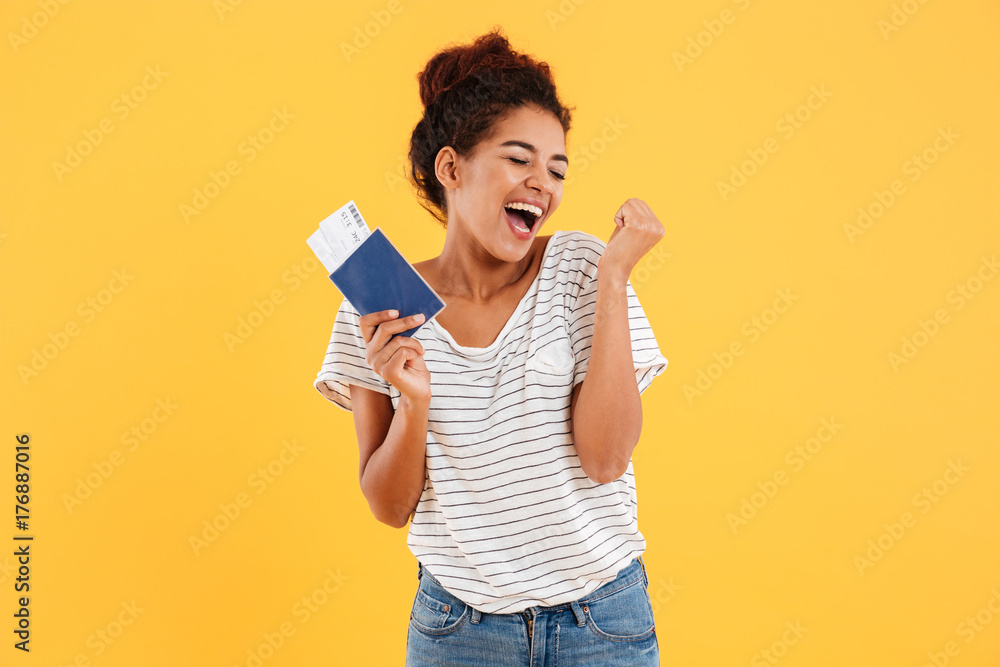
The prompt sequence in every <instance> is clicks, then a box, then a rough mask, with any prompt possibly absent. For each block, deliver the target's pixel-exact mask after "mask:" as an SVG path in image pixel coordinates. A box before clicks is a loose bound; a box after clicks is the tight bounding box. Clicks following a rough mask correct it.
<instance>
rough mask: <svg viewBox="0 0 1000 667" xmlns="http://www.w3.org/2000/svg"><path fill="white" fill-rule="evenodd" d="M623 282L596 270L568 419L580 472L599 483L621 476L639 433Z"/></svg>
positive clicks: (638, 406)
mask: <svg viewBox="0 0 1000 667" xmlns="http://www.w3.org/2000/svg"><path fill="white" fill-rule="evenodd" d="M627 280H628V277H627V276H625V277H622V276H620V275H619V274H616V273H611V272H608V273H606V274H603V275H602V274H601V273H600V271H598V278H597V305H596V310H595V315H594V335H593V339H592V341H591V348H590V362H589V363H588V366H587V375H586V377H584V379H583V388H582V389H580V395H579V396H578V398H577V401H576V405H575V407H574V413H573V416H572V424H573V442H574V444H575V445H576V449H577V454H578V456H579V457H580V461H581V463H582V464H583V469H584V471H585V472H586V473H587V476H588V477H590V478H591V479H593V480H595V481H598V482H602V483H604V482H610V481H613V480H615V479H618V478H619V477H621V476H622V475H623V474H625V471H626V470H627V469H628V462H629V460H630V459H631V457H632V450H633V449H635V445H636V444H637V443H638V442H639V434H640V432H641V431H642V403H641V401H640V399H639V387H638V385H637V384H636V380H635V367H634V365H633V362H632V339H631V335H630V332H629V323H628V293H627V292H626V281H627Z"/></svg>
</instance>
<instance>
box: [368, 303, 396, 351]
mask: <svg viewBox="0 0 1000 667" xmlns="http://www.w3.org/2000/svg"><path fill="white" fill-rule="evenodd" d="M394 313H395V314H394ZM398 316H399V315H398V311H394V310H377V311H375V312H374V313H368V314H367V315H362V316H361V317H360V318H359V319H358V326H360V327H361V336H362V337H363V338H364V339H365V342H366V343H367V342H368V341H370V340H371V339H372V336H374V335H375V329H377V328H378V326H379V325H380V324H381V323H382V322H386V321H389V320H392V319H395V318H396V317H398Z"/></svg>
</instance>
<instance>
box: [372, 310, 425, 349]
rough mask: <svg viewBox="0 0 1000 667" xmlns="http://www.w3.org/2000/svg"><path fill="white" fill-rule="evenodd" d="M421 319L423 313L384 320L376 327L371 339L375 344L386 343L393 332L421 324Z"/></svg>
mask: <svg viewBox="0 0 1000 667" xmlns="http://www.w3.org/2000/svg"><path fill="white" fill-rule="evenodd" d="M423 321H424V320H423V313H416V314H414V315H410V316H409V317H397V318H394V319H391V320H388V321H384V322H382V323H381V324H379V325H378V327H376V329H375V333H374V334H373V335H372V340H373V342H374V343H375V344H376V345H377V346H382V345H387V344H388V343H389V340H390V339H392V337H393V335H394V334H397V333H400V332H401V331H409V330H410V329H412V328H413V327H415V326H417V325H419V324H422V323H423Z"/></svg>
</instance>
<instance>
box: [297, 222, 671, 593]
mask: <svg viewBox="0 0 1000 667" xmlns="http://www.w3.org/2000/svg"><path fill="white" fill-rule="evenodd" d="M605 245H606V244H605V243H604V242H603V241H601V240H600V239H599V238H597V237H596V236H593V235H591V234H587V233H585V232H581V231H562V230H559V231H556V232H555V233H554V234H553V235H552V238H550V239H549V240H548V246H547V248H546V250H545V256H544V259H543V261H542V265H541V268H540V270H539V272H538V275H537V276H536V277H535V280H534V282H533V283H532V285H531V287H530V288H529V289H528V291H527V293H526V294H525V295H524V297H523V298H522V299H521V301H520V303H518V305H517V307H516V308H515V310H514V313H513V314H512V315H511V317H510V319H509V320H508V321H507V323H506V325H505V326H504V327H503V329H502V330H501V332H500V334H499V336H497V338H496V340H495V341H494V342H493V343H492V344H491V345H489V346H488V347H483V348H475V347H466V346H462V345H459V344H457V343H456V342H455V340H454V339H453V338H452V337H451V335H450V334H449V333H448V332H447V331H446V330H445V329H444V328H443V327H441V326H440V325H439V324H438V323H437V321H436V320H434V319H431V320H430V321H429V322H427V323H426V324H425V325H423V326H421V328H420V329H419V330H418V331H417V332H416V333H415V334H414V336H413V337H414V338H415V339H416V340H419V341H420V344H421V345H423V347H424V362H425V363H426V364H427V368H428V370H429V371H430V374H431V394H432V398H431V402H430V408H429V413H428V429H427V450H426V451H427V454H426V458H425V465H426V469H427V477H426V481H425V482H424V490H423V493H422V494H421V496H420V500H419V502H418V504H417V507H416V512H415V514H414V515H413V519H412V521H411V522H410V529H409V534H408V536H407V546H409V548H410V551H411V552H413V555H414V556H416V558H417V560H418V561H419V562H420V563H421V564H423V566H424V567H425V568H427V570H428V571H429V572H430V573H431V574H432V575H434V577H435V578H436V579H437V580H438V581H440V582H441V584H442V585H443V586H444V587H445V588H446V589H447V590H448V591H450V592H451V593H452V594H453V595H455V597H457V598H459V599H461V600H463V601H464V602H466V603H467V604H469V605H471V606H472V607H475V608H477V609H479V610H480V611H481V612H485V613H513V612H519V611H523V610H525V609H527V608H528V607H531V606H552V605H557V604H563V603H565V602H570V601H572V600H576V599H578V598H580V597H582V596H584V595H587V594H588V593H590V592H591V591H593V590H595V589H596V588H598V587H599V586H601V584H604V583H606V582H608V581H611V580H613V579H614V578H615V577H616V576H617V574H618V572H619V570H621V569H622V568H623V567H625V566H626V565H628V563H629V562H630V561H631V560H632V559H633V558H635V557H636V556H639V555H641V554H642V553H643V551H644V550H645V548H646V541H645V538H644V537H643V535H642V533H641V532H639V528H638V515H637V510H636V488H635V475H634V473H633V471H632V463H631V461H630V462H629V465H628V469H627V470H626V472H625V474H624V475H622V476H621V477H619V478H618V479H617V480H615V481H613V482H609V483H607V484H598V483H596V482H594V481H592V480H590V479H589V478H588V477H587V475H586V473H584V471H583V468H582V467H581V465H580V459H579V457H578V456H577V453H576V450H575V448H574V446H573V437H572V430H571V423H570V400H571V396H572V392H573V387H574V385H576V384H577V383H579V382H581V381H583V379H584V376H585V375H586V373H587V364H588V361H589V359H590V343H591V339H592V338H593V329H594V310H595V305H596V300H597V280H596V278H597V262H598V260H599V259H600V257H601V254H602V252H603V251H604V248H605ZM626 291H627V294H628V321H629V326H630V329H631V338H632V359H633V361H634V365H635V377H636V382H637V383H638V388H639V392H640V393H642V392H643V391H645V390H646V388H647V387H649V385H650V383H651V382H652V381H653V378H655V377H656V376H657V375H659V374H660V373H662V372H663V371H664V369H665V368H666V366H667V360H666V359H665V358H664V357H663V355H662V354H661V353H660V349H659V346H658V345H657V342H656V338H655V336H654V335H653V331H652V329H651V328H650V326H649V322H648V320H647V319H646V314H645V312H644V311H643V309H642V306H640V305H639V299H638V297H637V296H636V294H635V291H634V289H633V288H632V283H631V282H628V283H627V284H626ZM358 317H359V315H358V312H357V311H356V310H355V309H354V307H353V306H351V304H350V303H349V302H348V301H347V300H346V299H345V300H344V301H343V302H342V303H341V305H340V309H339V311H338V312H337V317H336V320H335V322H334V326H333V333H332V335H331V336H330V344H329V347H328V348H327V352H326V358H325V359H324V361H323V365H322V368H321V370H320V372H319V374H318V376H317V377H316V380H315V383H314V384H315V386H316V388H317V389H318V390H319V392H320V393H321V394H322V395H323V396H324V397H326V398H328V399H329V400H331V401H332V402H333V403H335V404H336V405H338V406H339V407H341V408H343V409H345V410H351V396H350V390H349V388H348V385H349V384H355V385H358V386H360V387H365V388H368V389H372V390H374V391H378V392H381V393H383V394H388V395H389V397H390V399H391V401H392V406H393V408H396V407H397V406H398V404H399V398H400V393H399V391H398V390H397V389H396V388H395V387H393V386H392V385H390V384H389V383H387V382H386V381H385V380H383V379H382V378H381V377H380V376H379V375H377V374H376V373H375V372H374V371H373V370H372V369H371V367H369V366H368V364H367V363H366V362H365V341H364V338H363V337H362V335H361V329H360V327H359V326H358ZM607 417H608V419H614V415H613V414H608V415H607Z"/></svg>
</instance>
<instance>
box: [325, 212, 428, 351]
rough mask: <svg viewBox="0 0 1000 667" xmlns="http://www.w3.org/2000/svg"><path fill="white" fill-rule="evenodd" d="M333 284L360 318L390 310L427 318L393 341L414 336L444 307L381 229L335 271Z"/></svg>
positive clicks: (374, 232)
mask: <svg viewBox="0 0 1000 667" xmlns="http://www.w3.org/2000/svg"><path fill="white" fill-rule="evenodd" d="M330 280H332V281H333V284H334V285H336V286H337V289H339V290H340V293H341V294H343V295H344V298H346V299H347V300H348V301H349V302H350V304H351V305H352V306H354V309H355V310H357V311H358V313H359V314H361V315H367V314H369V313H374V312H375V311H378V310H389V309H395V310H398V311H399V316H400V317H408V316H410V315H416V314H417V313H423V314H424V321H423V322H421V323H420V324H419V325H417V326H415V327H413V328H411V329H407V330H406V331H401V332H400V333H398V334H393V337H395V336H400V335H402V336H412V335H413V334H415V333H416V332H417V331H418V330H419V329H420V327H422V326H423V325H425V324H427V323H428V322H430V321H431V318H433V317H435V316H436V315H437V314H438V313H440V312H441V311H442V310H444V307H445V303H444V301H442V300H441V297H439V296H438V295H437V293H436V292H435V291H434V290H433V289H431V286H430V285H428V284H427V281H426V280H424V278H423V276H421V275H420V274H419V273H417V270H416V269H414V268H413V266H411V265H410V263H409V262H408V261H406V258H405V257H403V254H402V253H401V252H399V250H397V249H396V246H394V245H393V244H392V242H391V241H389V239H388V237H386V235H385V234H384V233H383V232H382V229H381V228H380V227H376V228H375V230H374V231H372V233H371V235H369V236H368V238H366V239H365V240H364V241H362V243H361V245H359V246H358V247H357V248H355V249H354V251H353V252H352V253H351V254H350V255H349V256H348V257H347V259H345V260H344V261H343V263H342V264H341V265H340V266H338V267H337V268H336V269H334V271H333V273H331V274H330Z"/></svg>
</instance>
